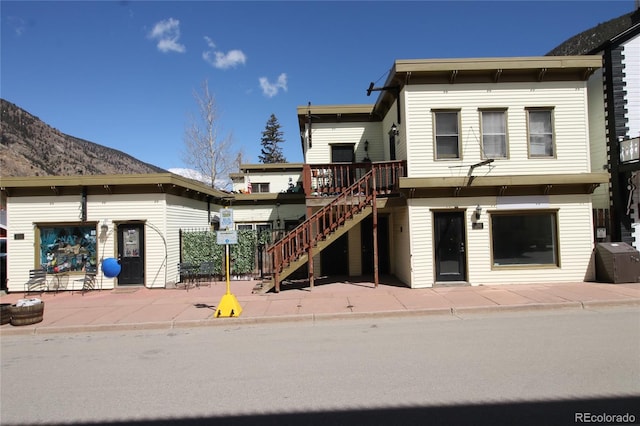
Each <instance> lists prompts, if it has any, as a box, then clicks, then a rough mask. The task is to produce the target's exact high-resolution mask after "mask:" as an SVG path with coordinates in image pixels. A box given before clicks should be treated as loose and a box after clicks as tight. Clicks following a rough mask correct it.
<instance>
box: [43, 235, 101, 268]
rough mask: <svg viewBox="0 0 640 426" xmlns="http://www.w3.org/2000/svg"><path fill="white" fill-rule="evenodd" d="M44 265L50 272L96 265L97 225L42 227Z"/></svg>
mask: <svg viewBox="0 0 640 426" xmlns="http://www.w3.org/2000/svg"><path fill="white" fill-rule="evenodd" d="M38 230H39V233H40V265H41V266H42V267H43V268H46V270H47V272H49V273H58V272H73V271H84V270H86V269H87V268H89V269H91V268H95V267H96V257H97V255H96V247H97V243H96V241H97V237H96V226H95V225H61V226H49V225H46V226H39V227H38Z"/></svg>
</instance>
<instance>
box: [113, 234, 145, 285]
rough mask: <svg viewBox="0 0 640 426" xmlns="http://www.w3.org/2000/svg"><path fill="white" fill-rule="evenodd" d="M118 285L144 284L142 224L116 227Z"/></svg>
mask: <svg viewBox="0 0 640 426" xmlns="http://www.w3.org/2000/svg"><path fill="white" fill-rule="evenodd" d="M118 259H119V260H120V266H121V268H122V269H121V270H120V275H118V284H119V285H120V284H123V285H127V284H144V224H143V223H133V224H121V225H118Z"/></svg>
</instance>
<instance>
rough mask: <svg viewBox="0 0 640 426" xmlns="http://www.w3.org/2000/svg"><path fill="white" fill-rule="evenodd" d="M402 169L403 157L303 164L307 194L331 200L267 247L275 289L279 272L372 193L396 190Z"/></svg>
mask: <svg viewBox="0 0 640 426" xmlns="http://www.w3.org/2000/svg"><path fill="white" fill-rule="evenodd" d="M320 170H322V173H320V172H319V171H320ZM405 170H406V163H405V162H403V161H394V162H384V163H362V164H337V163H333V164H324V165H305V166H304V187H305V192H307V196H308V197H327V196H331V200H330V202H329V203H328V204H326V205H325V206H323V207H322V208H321V209H320V210H318V211H317V212H315V213H314V214H313V215H311V216H310V217H309V218H307V219H306V220H305V221H304V222H303V223H301V224H300V225H298V226H297V227H296V228H294V229H293V230H291V231H289V232H288V233H287V234H286V235H285V236H284V237H283V238H281V239H280V240H278V241H276V242H275V243H273V244H272V245H271V246H269V247H268V248H267V254H268V255H270V256H271V258H272V265H273V274H274V277H273V279H274V280H275V286H276V291H278V290H279V288H280V285H279V284H280V283H279V274H280V272H282V271H283V270H284V268H286V267H288V266H289V265H291V263H292V262H295V261H296V260H298V259H300V258H301V257H302V256H304V255H305V254H309V252H310V250H311V249H312V248H313V247H315V246H316V245H317V243H318V242H319V241H321V240H323V239H325V238H326V237H327V236H328V235H330V234H331V233H333V232H334V231H335V230H336V229H337V228H338V227H339V226H342V225H343V224H344V223H345V221H347V220H348V219H350V218H353V216H354V215H356V214H358V213H360V212H361V211H362V210H363V209H364V208H365V207H366V206H367V205H371V204H375V203H372V200H373V199H374V198H375V197H376V196H378V195H379V194H389V193H392V192H394V191H397V190H398V182H399V177H401V176H405ZM356 177H357V179H356ZM321 179H322V180H321Z"/></svg>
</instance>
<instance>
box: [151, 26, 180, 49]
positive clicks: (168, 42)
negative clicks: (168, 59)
mask: <svg viewBox="0 0 640 426" xmlns="http://www.w3.org/2000/svg"><path fill="white" fill-rule="evenodd" d="M149 38H150V39H153V40H157V41H158V44H157V47H158V50H159V51H161V52H163V53H166V52H178V53H184V52H185V51H186V50H187V48H186V47H185V46H184V45H183V44H180V43H178V39H179V38H180V21H179V20H177V19H173V18H169V19H166V20H164V21H160V22H158V23H156V24H155V25H154V26H153V29H152V30H151V32H150V33H149Z"/></svg>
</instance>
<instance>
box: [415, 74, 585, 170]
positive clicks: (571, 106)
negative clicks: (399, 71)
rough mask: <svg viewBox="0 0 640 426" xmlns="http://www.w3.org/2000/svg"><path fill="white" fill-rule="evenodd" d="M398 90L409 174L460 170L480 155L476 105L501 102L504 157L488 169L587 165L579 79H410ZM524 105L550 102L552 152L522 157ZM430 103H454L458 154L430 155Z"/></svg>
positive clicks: (582, 90)
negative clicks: (548, 155)
mask: <svg viewBox="0 0 640 426" xmlns="http://www.w3.org/2000/svg"><path fill="white" fill-rule="evenodd" d="M404 96H405V105H406V109H407V111H408V112H407V114H406V121H405V125H404V132H406V137H407V140H408V142H407V143H408V147H407V150H408V154H407V155H408V162H409V166H408V168H409V173H408V174H409V177H425V176H464V175H466V174H467V172H468V169H469V166H470V165H472V164H475V163H477V162H479V161H481V159H482V156H481V150H480V143H481V133H480V115H479V109H482V108H507V127H508V129H507V132H508V151H509V159H506V160H496V161H495V162H494V163H493V166H494V167H493V170H492V171H491V175H494V176H495V175H513V174H547V173H584V172H588V171H590V159H589V152H588V149H589V148H588V129H589V126H588V121H587V97H586V84H585V83H584V82H550V83H537V84H524V83H500V84H489V85H487V84H460V85H415V86H407V88H406V89H405V92H404ZM528 107H554V114H553V117H554V124H555V125H554V130H555V150H556V157H557V158H553V159H546V158H536V159H529V158H528V142H527V141H528V138H527V120H526V108H528ZM434 109H460V129H459V131H460V138H461V156H462V159H460V160H446V161H443V160H440V161H435V157H434V146H433V139H434V129H433V124H432V111H433V110H434ZM488 170H489V168H488V167H484V168H483V169H477V173H486V172H487V171H488Z"/></svg>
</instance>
